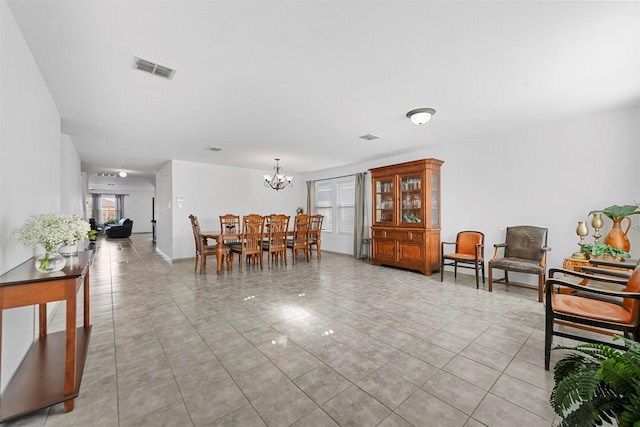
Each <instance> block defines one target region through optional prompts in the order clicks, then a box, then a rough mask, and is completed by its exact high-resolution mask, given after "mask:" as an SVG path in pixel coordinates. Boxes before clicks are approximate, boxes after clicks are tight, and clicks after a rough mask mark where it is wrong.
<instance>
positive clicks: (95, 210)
mask: <svg viewBox="0 0 640 427" xmlns="http://www.w3.org/2000/svg"><path fill="white" fill-rule="evenodd" d="M124 196H125V195H124V194H89V197H88V198H87V214H88V215H89V216H90V217H91V218H95V219H96V221H97V222H98V224H104V223H105V222H106V221H109V220H114V219H115V220H118V219H120V218H122V217H124V211H123V204H124V203H123V201H124Z"/></svg>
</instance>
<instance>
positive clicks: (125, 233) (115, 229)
mask: <svg viewBox="0 0 640 427" xmlns="http://www.w3.org/2000/svg"><path fill="white" fill-rule="evenodd" d="M131 230H133V221H131V220H130V219H129V218H122V219H120V221H118V222H116V223H115V224H110V225H107V226H106V227H105V228H104V232H105V233H106V234H107V237H109V238H111V239H116V238H123V237H129V236H131Z"/></svg>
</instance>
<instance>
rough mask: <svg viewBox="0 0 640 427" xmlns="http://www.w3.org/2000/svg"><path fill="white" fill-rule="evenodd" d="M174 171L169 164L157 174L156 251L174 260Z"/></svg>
mask: <svg viewBox="0 0 640 427" xmlns="http://www.w3.org/2000/svg"><path fill="white" fill-rule="evenodd" d="M172 181H173V171H172V164H171V162H167V163H166V164H165V165H164V166H163V167H162V168H160V170H159V171H158V172H157V173H156V206H155V209H156V221H157V223H156V249H157V250H159V251H160V252H162V253H164V254H165V255H166V256H168V257H169V258H173V218H172V212H173V211H172V210H171V206H172V205H171V199H172V194H173V183H172Z"/></svg>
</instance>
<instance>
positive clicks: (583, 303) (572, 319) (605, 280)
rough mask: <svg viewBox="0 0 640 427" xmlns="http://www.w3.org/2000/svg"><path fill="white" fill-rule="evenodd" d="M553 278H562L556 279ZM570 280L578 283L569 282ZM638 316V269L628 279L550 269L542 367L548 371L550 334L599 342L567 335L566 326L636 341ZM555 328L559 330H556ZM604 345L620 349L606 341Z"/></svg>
mask: <svg viewBox="0 0 640 427" xmlns="http://www.w3.org/2000/svg"><path fill="white" fill-rule="evenodd" d="M556 275H558V276H560V275H562V276H564V277H562V278H561V279H560V278H556ZM571 277H575V278H578V279H580V282H575V281H571ZM574 280H575V279H574ZM612 285H613V286H612ZM615 285H618V286H615ZM611 288H618V289H619V290H612V289H611ZM639 313H640V267H636V269H635V270H634V271H633V273H632V274H631V276H630V277H629V278H628V279H624V278H620V277H619V276H605V275H595V274H588V273H582V272H576V271H573V270H564V269H555V268H552V269H551V270H549V279H548V280H547V283H546V287H545V342H544V368H545V369H546V370H549V360H550V357H551V342H552V339H553V336H554V335H556V336H559V337H565V338H571V339H575V340H578V341H584V342H590V343H597V342H603V340H602V341H601V340H597V339H595V338H591V337H588V336H585V335H584V334H583V335H577V334H575V333H571V332H570V331H567V328H566V327H570V328H571V327H573V328H577V329H581V330H587V331H589V332H596V333H600V334H606V335H612V334H613V333H612V332H613V331H618V332H622V333H623V334H624V336H625V337H627V338H629V339H632V340H634V341H638V342H640V321H639V319H638V314H639ZM557 325H561V327H560V328H556V326H557ZM606 344H607V345H610V346H612V347H616V348H624V347H623V346H620V345H617V344H612V343H610V342H606Z"/></svg>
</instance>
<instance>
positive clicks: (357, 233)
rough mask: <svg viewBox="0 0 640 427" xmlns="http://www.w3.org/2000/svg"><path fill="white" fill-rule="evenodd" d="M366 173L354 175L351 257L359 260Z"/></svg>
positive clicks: (362, 234)
mask: <svg viewBox="0 0 640 427" xmlns="http://www.w3.org/2000/svg"><path fill="white" fill-rule="evenodd" d="M366 175H367V173H366V172H359V173H357V174H356V176H355V178H356V191H355V193H356V197H355V209H354V221H353V225H354V230H353V255H354V256H355V257H356V258H357V259H360V258H362V238H363V237H364V231H365V230H364V225H365V215H366V209H365V204H366V198H365V182H364V180H365V177H366Z"/></svg>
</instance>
